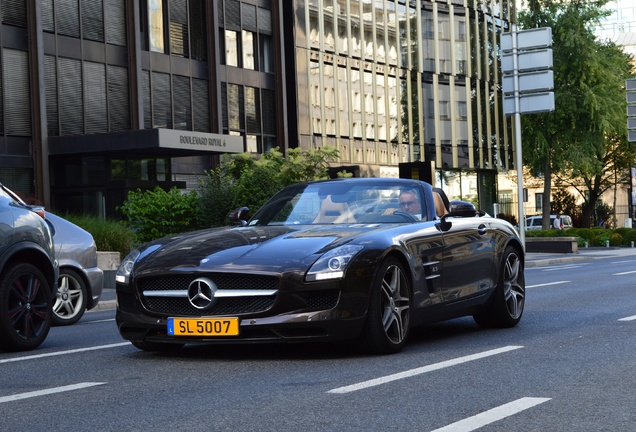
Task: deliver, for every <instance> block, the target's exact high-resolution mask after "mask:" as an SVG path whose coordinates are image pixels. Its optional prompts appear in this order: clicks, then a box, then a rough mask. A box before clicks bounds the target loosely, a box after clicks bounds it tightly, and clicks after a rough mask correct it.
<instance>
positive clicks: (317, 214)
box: [249, 181, 426, 225]
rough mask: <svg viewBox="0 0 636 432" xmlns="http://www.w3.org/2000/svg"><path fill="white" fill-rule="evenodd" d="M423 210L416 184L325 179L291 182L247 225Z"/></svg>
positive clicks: (399, 217)
mask: <svg viewBox="0 0 636 432" xmlns="http://www.w3.org/2000/svg"><path fill="white" fill-rule="evenodd" d="M425 214H426V207H425V203H424V202H423V200H422V196H421V191H420V190H419V188H413V187H408V188H405V185H403V184H400V183H368V182H364V183H353V182H352V183H349V182H338V181H334V182H324V183H312V184H302V185H296V186H292V187H289V188H286V189H283V190H282V191H281V192H279V193H278V194H276V195H275V196H274V197H273V198H272V199H271V200H269V201H268V202H267V203H266V204H265V205H264V206H263V207H262V208H261V209H260V210H259V211H258V212H257V213H256V214H255V215H254V217H253V218H252V219H251V220H250V222H249V225H298V224H302V225H306V224H343V223H344V224H350V223H367V224H368V223H404V222H413V221H416V220H420V219H421V218H422V215H425Z"/></svg>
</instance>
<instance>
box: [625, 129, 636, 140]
mask: <svg viewBox="0 0 636 432" xmlns="http://www.w3.org/2000/svg"><path fill="white" fill-rule="evenodd" d="M627 141H628V142H636V130H628V131H627Z"/></svg>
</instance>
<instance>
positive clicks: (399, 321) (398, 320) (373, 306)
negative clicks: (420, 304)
mask: <svg viewBox="0 0 636 432" xmlns="http://www.w3.org/2000/svg"><path fill="white" fill-rule="evenodd" d="M410 318H411V285H410V282H409V278H408V277H407V275H406V273H405V271H404V266H403V265H402V263H401V262H400V261H399V260H398V259H397V258H394V257H388V258H386V259H385V260H384V261H383V262H382V264H381V265H380V268H379V269H378V273H377V276H376V279H375V282H374V283H373V286H372V287H371V298H370V302H369V311H368V313H367V320H366V323H365V328H364V331H363V334H362V340H361V342H362V344H363V347H364V348H366V349H367V350H368V351H370V352H371V353H374V354H392V353H396V352H398V351H400V350H401V349H402V347H403V346H404V344H405V343H406V340H407V338H408V335H409V330H410Z"/></svg>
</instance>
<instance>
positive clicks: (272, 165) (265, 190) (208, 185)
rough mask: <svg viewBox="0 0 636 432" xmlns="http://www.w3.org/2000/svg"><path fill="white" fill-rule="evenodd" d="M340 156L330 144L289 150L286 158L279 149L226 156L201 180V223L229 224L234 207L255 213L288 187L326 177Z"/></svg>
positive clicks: (212, 224)
mask: <svg viewBox="0 0 636 432" xmlns="http://www.w3.org/2000/svg"><path fill="white" fill-rule="evenodd" d="M337 159H338V150H337V149H335V148H333V147H329V146H325V147H322V148H320V149H317V150H307V151H305V150H300V149H298V148H295V149H289V151H288V157H287V158H285V156H283V154H282V153H281V152H280V151H279V149H278V148H274V149H272V150H270V151H268V152H266V153H265V154H263V155H260V156H256V155H254V154H252V153H241V154H236V155H225V156H224V157H223V159H222V160H221V164H220V165H219V166H218V167H217V168H216V169H214V170H211V171H209V172H207V173H206V177H205V178H203V179H200V190H199V196H200V200H199V208H198V222H199V225H202V226H209V227H212V226H223V225H227V224H228V223H229V219H228V214H229V213H230V212H231V211H232V210H234V209H237V208H239V207H248V208H249V209H250V212H251V213H252V214H253V213H254V212H255V211H256V210H258V209H259V208H260V207H261V206H262V205H263V204H265V202H266V201H267V200H268V199H269V198H271V197H272V196H273V195H274V194H275V193H276V192H278V191H279V190H280V189H281V188H283V187H285V186H288V185H291V184H294V183H299V182H305V181H313V180H322V179H327V178H328V177H329V176H328V167H329V163H330V162H333V161H336V160H337ZM343 176H344V175H343Z"/></svg>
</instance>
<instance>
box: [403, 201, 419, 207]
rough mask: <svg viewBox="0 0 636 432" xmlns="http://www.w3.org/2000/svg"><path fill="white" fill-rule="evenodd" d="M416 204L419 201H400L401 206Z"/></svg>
mask: <svg viewBox="0 0 636 432" xmlns="http://www.w3.org/2000/svg"><path fill="white" fill-rule="evenodd" d="M416 204H417V202H415V201H402V202H400V207H413V206H414V205H416Z"/></svg>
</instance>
